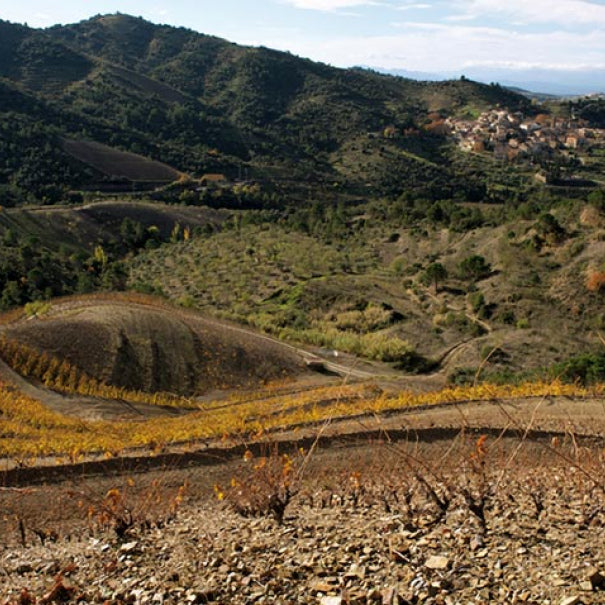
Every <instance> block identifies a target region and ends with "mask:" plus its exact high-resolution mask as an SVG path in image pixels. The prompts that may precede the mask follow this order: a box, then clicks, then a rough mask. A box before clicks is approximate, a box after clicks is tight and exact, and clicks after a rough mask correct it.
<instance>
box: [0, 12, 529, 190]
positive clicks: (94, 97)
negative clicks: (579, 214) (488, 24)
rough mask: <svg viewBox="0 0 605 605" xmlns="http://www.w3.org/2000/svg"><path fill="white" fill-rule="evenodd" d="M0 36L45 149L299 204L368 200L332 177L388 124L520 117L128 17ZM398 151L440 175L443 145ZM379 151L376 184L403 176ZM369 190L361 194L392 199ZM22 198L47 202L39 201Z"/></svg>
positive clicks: (346, 178) (437, 90) (4, 70)
mask: <svg viewBox="0 0 605 605" xmlns="http://www.w3.org/2000/svg"><path fill="white" fill-rule="evenodd" d="M0 32H1V33H2V36H1V37H2V40H3V43H2V44H3V47H2V50H3V52H2V59H0V78H1V79H0V83H1V84H2V85H3V86H4V87H8V88H11V89H13V90H16V91H18V92H19V94H25V95H27V96H28V98H31V99H32V102H34V100H35V102H36V103H39V104H42V109H41V111H42V112H43V113H45V114H48V115H51V116H52V115H53V114H54V117H53V118H52V119H51V120H50V124H48V127H50V126H51V125H52V128H54V131H53V132H50V133H47V134H49V138H50V139H53V137H56V136H61V137H63V138H69V139H75V140H79V139H84V140H90V141H94V142H97V143H102V144H105V145H109V146H113V147H116V148H117V149H120V150H121V151H129V152H133V153H138V154H141V155H145V156H148V157H149V158H150V159H153V160H157V161H160V162H163V163H165V164H168V165H170V166H172V167H173V168H174V169H176V170H177V171H179V172H184V173H187V174H194V175H197V176H198V177H199V176H201V175H203V174H204V173H206V172H219V173H225V174H227V176H229V177H230V178H232V179H233V178H235V176H236V175H237V174H238V173H239V172H241V170H242V167H243V166H244V167H246V169H247V172H248V173H249V174H250V175H251V177H252V178H256V179H261V180H264V181H271V180H273V181H279V180H282V181H287V180H289V181H291V183H290V187H289V189H294V190H296V189H298V190H299V196H300V195H302V196H303V197H306V193H304V192H303V193H301V187H300V186H294V185H297V184H298V183H302V182H303V181H304V180H305V179H308V178H309V175H313V178H314V179H317V180H318V181H319V182H322V181H331V182H339V183H340V186H341V187H342V186H343V184H347V185H346V186H347V187H348V189H349V191H350V193H352V194H354V195H359V194H360V193H362V194H363V193H367V187H366V181H367V179H366V177H365V176H362V175H355V174H353V173H352V172H351V170H350V169H349V168H347V167H346V166H344V167H343V163H342V162H339V156H342V155H343V149H345V148H348V147H350V146H356V147H359V146H361V147H367V141H366V140H365V139H364V137H366V138H367V135H368V133H372V132H382V131H383V130H384V129H385V128H387V127H393V126H394V127H396V129H397V130H400V131H402V130H403V129H405V128H416V129H417V130H418V127H421V126H422V125H423V124H424V123H425V121H426V120H427V116H428V115H429V114H430V113H431V112H435V111H437V112H441V113H442V114H450V113H457V112H464V111H467V110H468V111H470V110H473V111H474V110H476V109H486V108H487V107H490V106H492V105H494V104H500V105H506V106H508V107H511V109H519V108H523V109H524V110H526V111H531V106H530V104H529V102H528V101H527V100H526V99H524V98H523V97H522V96H520V95H517V94H515V93H512V92H509V91H506V90H504V89H501V88H498V87H493V86H487V85H484V84H478V83H474V82H470V81H463V80H459V81H453V82H445V83H436V84H425V83H418V82H414V81H412V80H404V79H402V78H396V77H392V76H385V75H380V74H375V73H371V72H367V71H362V70H355V69H350V70H343V69H337V68H334V67H330V66H328V65H324V64H321V63H314V62H312V61H310V60H308V59H301V58H298V57H295V56H293V55H291V54H289V53H284V52H280V51H275V50H271V49H267V48H264V47H258V48H256V47H243V46H238V45H235V44H233V43H230V42H228V41H226V40H222V39H220V38H216V37H213V36H207V35H205V34H199V33H197V32H194V31H192V30H187V29H185V28H174V27H171V26H165V25H154V24H152V23H149V22H147V21H145V20H143V19H141V18H135V17H131V16H128V15H120V14H116V15H102V16H97V17H94V18H92V19H89V20H86V21H82V22H80V23H77V24H72V25H65V26H59V25H57V26H53V27H51V28H47V29H45V30H36V29H30V28H26V27H24V26H20V25H14V24H10V23H8V22H5V21H4V22H1V23H0ZM15 94H16V93H15ZM14 105H15V104H13V107H11V110H12V111H13V112H17V113H19V114H21V115H25V116H26V119H27V120H32V121H34V122H36V123H37V124H40V122H41V121H42V120H41V119H40V115H39V114H40V111H38V112H37V113H36V114H34V115H33V116H32V115H31V113H30V112H28V111H25V112H24V111H23V107H20V106H16V107H15V106H14ZM44 129H45V130H48V129H47V128H46V124H45V128H44ZM15 144H16V145H17V146H22V147H23V146H25V147H27V145H23V142H16V143H15ZM410 144H411V145H412V146H413V147H414V153H415V154H416V155H418V152H419V148H420V147H422V148H426V149H424V150H423V151H420V155H423V154H424V156H425V159H429V160H431V161H433V160H434V159H437V160H438V162H437V163H439V164H441V165H443V166H447V165H448V164H449V151H448V149H447V148H446V147H444V145H445V144H446V141H445V140H441V139H436V138H434V137H433V138H432V139H431V138H428V137H420V138H419V139H418V140H417V141H410ZM49 145H51V143H50V142H49ZM51 146H52V145H51ZM381 146H382V147H390V148H393V149H394V151H395V152H396V153H395V155H398V156H399V157H398V159H397V160H396V161H395V160H392V159H391V160H389V159H388V158H385V157H383V158H382V163H383V164H384V166H385V168H384V172H386V173H387V174H389V173H395V172H397V173H402V171H403V172H404V173H405V171H406V168H405V166H404V165H403V164H402V163H401V157H400V156H401V154H399V153H398V150H399V148H402V147H403V148H406V149H407V147H406V143H405V142H403V143H402V142H401V141H400V142H398V143H397V144H395V143H394V142H392V141H383V142H382V145H381ZM55 147H56V146H55ZM408 147H409V146H408ZM0 152H1V149H0ZM56 153H57V154H59V155H60V150H58V151H56ZM374 153H375V151H372V152H371V154H374ZM361 155H363V154H361ZM431 156H433V157H431ZM360 161H361V158H360ZM57 162H58V163H59V164H60V166H61V168H60V169H59V170H55V172H61V171H65V164H68V163H69V162H67V161H66V160H65V158H62V157H61V158H58V159H57ZM406 162H407V163H409V157H408V158H407V160H406ZM78 168H79V169H80V170H79V171H80V173H86V172H87V170H88V169H87V168H86V167H85V166H84V167H83V166H79V167H78ZM417 170H420V167H419V166H416V165H414V166H413V171H417ZM45 172H52V171H50V170H47V171H45ZM11 176H12V175H11V174H10V173H8V174H6V173H5V176H4V178H2V175H1V172H0V183H2V182H5V183H7V184H9V185H10V184H15V185H16V186H17V187H21V188H22V189H24V188H25V187H23V186H21V185H20V183H19V181H18V179H15V178H14V177H13V178H11ZM449 176H450V177H453V175H449ZM15 180H16V181H17V182H16V183H15ZM25 180H27V179H25ZM83 180H85V178H84V176H82V175H81V178H80V179H78V178H65V179H63V180H61V179H58V182H56V183H54V185H55V186H56V187H63V189H65V188H68V189H69V188H72V189H73V188H76V189H77V188H79V187H80V186H81V182H82V181H83ZM374 180H375V182H374V183H372V187H371V190H372V191H378V192H380V193H386V194H389V195H390V194H393V193H395V191H391V189H392V186H391V185H386V186H385V183H383V182H380V181H379V180H378V179H374ZM383 180H384V179H383ZM25 184H26V183H23V185H25ZM445 184H446V181H445V180H444V181H443V184H442V186H443V185H445ZM41 189H43V187H41ZM269 189H270V190H271V189H272V190H273V191H275V187H273V188H272V187H269ZM302 190H304V191H306V189H305V188H304V187H302ZM399 190H400V191H399V192H401V190H403V188H402V187H401V188H399ZM34 195H35V197H37V198H38V199H39V198H40V197H42V196H44V195H46V197H47V198H48V199H49V200H50V201H53V200H52V198H53V196H52V195H50V194H49V192H48V191H46V192H44V191H43V190H41V191H35V192H34ZM55 197H56V196H55Z"/></svg>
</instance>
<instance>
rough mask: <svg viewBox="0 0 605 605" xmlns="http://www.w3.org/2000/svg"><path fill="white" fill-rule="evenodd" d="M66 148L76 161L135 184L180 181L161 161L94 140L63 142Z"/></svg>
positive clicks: (172, 170) (173, 171) (174, 171)
mask: <svg viewBox="0 0 605 605" xmlns="http://www.w3.org/2000/svg"><path fill="white" fill-rule="evenodd" d="M63 148H64V149H65V151H67V153H69V154H70V155H72V156H74V157H75V158H76V159H78V160H80V161H81V162H84V163H85V164H89V165H90V166H93V167H94V168H96V169H97V170H99V171H100V172H102V173H103V174H106V175H108V176H113V177H123V178H126V179H128V180H131V181H158V182H166V183H170V182H171V181H176V180H177V179H178V178H179V176H180V173H179V172H178V171H177V170H175V169H174V168H172V167H171V166H168V165H167V164H162V163H161V162H156V161H154V160H150V159H149V158H146V157H143V156H141V155H137V154H136V153H129V152H126V151H120V150H119V149H114V148H113V147H108V146H107V145H103V144H102V143H96V142H94V141H72V140H67V139H66V140H65V141H63Z"/></svg>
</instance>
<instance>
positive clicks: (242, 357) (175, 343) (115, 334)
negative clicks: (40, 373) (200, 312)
mask: <svg viewBox="0 0 605 605" xmlns="http://www.w3.org/2000/svg"><path fill="white" fill-rule="evenodd" d="M1 331H2V335H3V336H4V337H5V338H6V339H8V340H9V341H13V342H17V343H20V344H21V345H25V346H27V347H30V348H32V349H34V350H35V351H37V352H38V353H39V354H44V353H45V354H47V355H50V356H53V357H56V358H58V359H59V360H65V361H67V362H68V363H69V364H70V365H71V366H75V367H77V368H78V369H79V370H81V371H83V372H85V373H86V374H87V375H88V376H91V377H94V378H96V379H97V380H99V381H101V382H102V383H104V384H107V385H113V386H116V387H122V388H125V389H128V390H131V391H132V390H139V391H144V392H147V393H155V392H165V393H176V394H181V395H191V394H203V393H205V392H208V391H209V390H212V389H219V388H220V389H229V388H235V387H240V388H243V387H249V388H252V387H255V386H259V385H260V384H262V383H264V382H266V381H269V380H277V379H283V378H286V377H290V376H295V375H297V374H298V373H302V372H303V371H304V368H305V366H304V363H303V360H302V359H301V358H300V357H299V356H298V355H297V354H296V353H295V352H293V351H292V349H291V348H289V347H287V346H285V345H279V344H276V343H275V342H273V341H270V340H268V339H265V338H263V337H262V336H257V335H255V334H254V333H252V332H246V331H244V330H240V329H237V328H231V327H229V326H228V325H226V324H224V323H218V322H215V321H211V320H206V319H204V318H203V317H201V316H197V315H195V314H193V313H185V312H176V311H174V310H171V309H169V308H166V307H162V306H161V305H158V306H154V305H150V304H149V303H146V304H137V303H132V302H126V301H125V300H120V299H111V298H110V299H106V300H94V299H92V300H90V301H73V302H69V301H66V302H62V303H59V304H57V305H55V306H53V307H52V308H51V310H50V312H49V313H48V314H45V315H44V316H43V317H42V318H41V319H38V320H35V321H21V322H18V323H16V324H10V325H8V326H6V327H4V328H3V329H2V330H1Z"/></svg>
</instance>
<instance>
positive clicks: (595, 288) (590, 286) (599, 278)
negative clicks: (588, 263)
mask: <svg viewBox="0 0 605 605" xmlns="http://www.w3.org/2000/svg"><path fill="white" fill-rule="evenodd" d="M604 288H605V271H593V272H592V273H590V274H589V275H588V279H587V280H586V289H587V290H588V291H589V292H602V291H603V289H604Z"/></svg>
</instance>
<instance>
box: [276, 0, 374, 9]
mask: <svg viewBox="0 0 605 605" xmlns="http://www.w3.org/2000/svg"><path fill="white" fill-rule="evenodd" d="M284 2H286V4H291V5H292V6H294V7H295V8H304V9H307V10H316V11H323V12H332V11H335V10H339V9H343V8H353V7H355V6H378V5H381V4H383V3H382V2H378V1H376V0H284Z"/></svg>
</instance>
